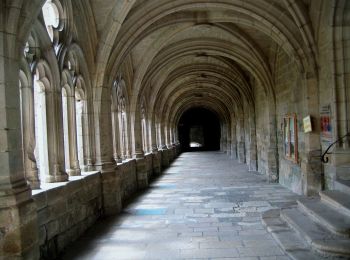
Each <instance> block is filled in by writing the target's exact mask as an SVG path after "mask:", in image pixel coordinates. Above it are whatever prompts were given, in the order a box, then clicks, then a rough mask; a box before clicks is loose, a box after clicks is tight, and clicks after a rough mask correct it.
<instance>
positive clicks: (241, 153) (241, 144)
mask: <svg viewBox="0 0 350 260" xmlns="http://www.w3.org/2000/svg"><path fill="white" fill-rule="evenodd" d="M237 122H238V124H237V128H238V129H237V139H238V147H237V155H238V161H239V162H240V163H245V162H246V158H245V140H244V118H238V120H237Z"/></svg>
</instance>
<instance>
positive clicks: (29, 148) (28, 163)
mask: <svg viewBox="0 0 350 260" xmlns="http://www.w3.org/2000/svg"><path fill="white" fill-rule="evenodd" d="M21 97H22V104H21V105H22V109H21V110H22V138H23V155H24V156H23V157H24V171H25V176H26V179H27V181H28V182H29V185H30V187H31V188H32V189H40V179H39V171H38V168H37V164H36V158H35V155H34V149H35V124H34V94H33V87H32V86H30V85H29V84H28V85H24V83H22V84H21Z"/></svg>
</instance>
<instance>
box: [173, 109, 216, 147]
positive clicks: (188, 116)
mask: <svg viewBox="0 0 350 260" xmlns="http://www.w3.org/2000/svg"><path fill="white" fill-rule="evenodd" d="M220 129H221V128H220V121H219V118H218V117H217V115H216V114H215V113H213V112H212V111H210V110H208V109H206V108H200V107H196V108H191V109H189V110H187V111H186V112H185V113H184V114H183V115H182V116H181V118H180V121H179V125H178V131H179V141H180V143H181V147H182V151H184V152H186V151H215V150H220V133H221V130H220Z"/></svg>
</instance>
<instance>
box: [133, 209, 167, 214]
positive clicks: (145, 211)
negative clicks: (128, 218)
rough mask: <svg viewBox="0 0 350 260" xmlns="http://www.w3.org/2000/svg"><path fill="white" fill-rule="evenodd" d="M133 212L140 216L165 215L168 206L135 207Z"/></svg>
mask: <svg viewBox="0 0 350 260" xmlns="http://www.w3.org/2000/svg"><path fill="white" fill-rule="evenodd" d="M132 213H133V214H135V215H138V216H144V215H164V214H165V213H166V208H157V209H135V210H133V211H132Z"/></svg>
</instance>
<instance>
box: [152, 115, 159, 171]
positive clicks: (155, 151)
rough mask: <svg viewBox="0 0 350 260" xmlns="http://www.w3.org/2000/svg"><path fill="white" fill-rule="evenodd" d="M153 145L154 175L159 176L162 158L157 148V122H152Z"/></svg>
mask: <svg viewBox="0 0 350 260" xmlns="http://www.w3.org/2000/svg"><path fill="white" fill-rule="evenodd" d="M150 124H151V127H150V130H151V133H150V135H151V146H152V164H153V174H154V176H159V175H160V173H161V158H160V156H161V155H160V153H159V152H158V148H157V131H156V125H155V122H154V121H153V122H151V123H150Z"/></svg>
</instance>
